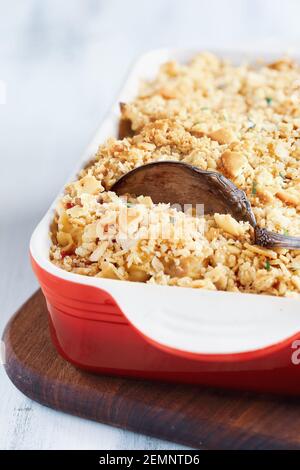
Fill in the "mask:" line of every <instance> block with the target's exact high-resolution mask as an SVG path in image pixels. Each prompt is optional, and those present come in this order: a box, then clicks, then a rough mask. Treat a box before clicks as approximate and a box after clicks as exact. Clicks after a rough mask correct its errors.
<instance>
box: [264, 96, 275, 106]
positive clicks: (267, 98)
mask: <svg viewBox="0 0 300 470" xmlns="http://www.w3.org/2000/svg"><path fill="white" fill-rule="evenodd" d="M272 101H273V98H270V97H269V96H267V97H266V102H267V105H268V106H270V104H272Z"/></svg>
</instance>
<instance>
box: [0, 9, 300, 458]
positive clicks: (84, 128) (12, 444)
mask: <svg viewBox="0 0 300 470" xmlns="http://www.w3.org/2000/svg"><path fill="white" fill-rule="evenodd" d="M299 18H300V1H299V0H198V1H197V0H151V1H149V0H65V1H61V0H6V1H4V0H0V80H4V81H5V82H6V85H7V102H6V104H5V105H0V175H1V177H0V262H1V266H0V273H1V274H0V312H1V313H0V315H1V316H0V330H1V331H2V328H3V326H4V324H5V322H6V321H7V319H8V318H9V317H10V315H11V314H12V313H13V312H14V311H15V310H16V308H17V307H18V306H19V305H20V304H21V303H22V302H23V301H25V299H26V298H27V297H28V296H29V295H30V294H31V293H32V292H33V291H34V290H35V289H36V287H37V283H36V281H35V279H34V277H33V275H32V273H31V269H30V266H29V263H28V240H29V236H30V234H31V232H32V230H33V228H34V226H35V224H36V223H37V222H38V220H39V218H40V217H41V215H42V214H43V212H44V211H45V209H46V208H47V206H48V204H49V203H50V202H51V200H52V198H53V195H55V194H56V193H57V191H58V189H59V188H60V187H61V185H62V184H63V183H64V182H65V180H66V178H67V176H68V174H69V173H70V171H71V170H72V168H73V167H74V164H75V163H76V161H77V159H78V157H79V156H80V154H81V152H82V149H83V148H84V146H85V145H86V144H87V143H88V141H89V139H90V137H91V135H92V134H93V131H94V130H95V128H96V127H97V126H98V124H99V123H100V122H101V119H102V118H103V116H104V114H105V112H106V111H107V110H108V108H109V106H110V104H111V102H112V100H113V99H114V97H115V95H116V93H117V91H118V89H119V87H120V86H121V84H122V81H123V79H124V77H125V76H126V73H127V70H128V67H129V66H130V64H131V62H132V61H133V60H134V59H135V58H136V57H137V55H139V54H140V53H142V52H144V51H147V50H148V49H151V48H156V47H161V46H179V47H185V46H196V47H199V48H210V47H211V48H213V47H215V48H220V47H228V48H232V47H237V46H238V47H239V48H241V47H247V48H249V47H251V46H254V47H257V48H258V49H259V50H260V49H262V48H263V49H268V48H272V50H279V49H281V50H282V49H283V50H286V49H288V48H290V47H291V48H294V49H296V50H297V48H298V47H299V45H300V27H299ZM0 397H1V400H0V448H1V449H15V448H16V449H30V448H34V449H57V448H72V449H73V448H82V449H97V448H99V449H104V448H106V449H114V448H118V449H126V448H146V449H161V448H170V449H172V448H179V446H176V445H175V444H171V443H166V442H163V441H159V440H156V439H150V438H147V437H144V436H140V435H136V434H134V433H129V432H126V431H122V430H117V429H113V428H110V427H108V426H104V425H100V424H96V423H92V422H88V421H85V420H82V419H79V418H75V417H71V416H68V415H64V414H61V413H57V412H54V411H52V410H49V409H47V408H44V407H42V406H40V405H38V404H36V403H34V402H32V401H30V400H28V399H27V398H25V397H24V396H23V395H22V394H21V393H19V392H18V391H17V390H16V389H15V388H14V387H13V386H12V385H11V383H10V382H9V381H8V379H7V378H6V376H5V373H4V371H3V368H2V367H1V366H0Z"/></svg>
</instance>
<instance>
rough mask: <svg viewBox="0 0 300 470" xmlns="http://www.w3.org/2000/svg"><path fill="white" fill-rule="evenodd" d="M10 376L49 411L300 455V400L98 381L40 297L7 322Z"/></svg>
mask: <svg viewBox="0 0 300 470" xmlns="http://www.w3.org/2000/svg"><path fill="white" fill-rule="evenodd" d="M4 340H5V346H6V365H5V367H6V371H7V374H8V376H9V377H10V379H11V380H12V382H13V383H14V384H15V386H16V387H17V388H18V389H20V390H21V391H22V392H23V393H24V394H25V395H27V396H29V397H30V398H32V399H34V400H36V401H38V402H40V403H42V404H44V405H47V406H49V407H51V408H54V409H57V410H60V411H64V412H66V413H70V414H73V415H77V416H81V417H84V418H87V419H92V420H95V421H99V422H103V423H107V424H111V425H113V426H118V427H122V428H124V429H129V430H133V431H136V432H139V433H143V434H147V435H151V436H155V437H159V438H163V439H168V440H171V441H175V442H178V443H181V444H186V445H188V446H190V447H195V448H199V449H200V448H203V449H273V448H276V449H288V448H289V449H300V400H299V399H296V398H286V399H285V398H284V397H272V396H266V395H257V394H250V393H245V392H228V391H222V390H215V389H211V388H205V387H199V386H189V385H180V384H178V385H174V384H166V383H158V382H148V381H141V380H132V379H126V378H116V377H107V376H99V375H94V374H90V373H86V372H83V371H81V370H79V369H76V368H75V367H73V366H72V365H71V364H69V363H68V362H66V361H65V360H64V359H62V358H61V357H60V356H59V355H58V354H57V352H56V350H55V349H54V347H53V346H52V343H51V340H50V337H49V332H48V325H47V311H46V305H45V301H44V297H43V295H42V293H41V291H38V292H36V293H35V294H34V295H33V296H32V297H31V298H30V299H29V300H28V301H27V303H26V304H25V305H24V306H23V307H22V308H21V309H20V310H19V311H18V312H17V314H16V315H15V316H14V317H13V319H12V320H11V321H10V323H9V324H8V326H7V328H6V330H5V333H4Z"/></svg>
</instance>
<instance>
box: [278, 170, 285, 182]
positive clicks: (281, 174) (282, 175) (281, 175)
mask: <svg viewBox="0 0 300 470" xmlns="http://www.w3.org/2000/svg"><path fill="white" fill-rule="evenodd" d="M279 176H280V177H281V178H282V179H283V180H285V176H284V174H283V173H281V171H280V172H279Z"/></svg>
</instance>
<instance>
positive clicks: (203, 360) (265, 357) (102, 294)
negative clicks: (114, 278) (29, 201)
mask: <svg viewBox="0 0 300 470" xmlns="http://www.w3.org/2000/svg"><path fill="white" fill-rule="evenodd" d="M32 265H33V269H34V271H35V273H36V275H37V277H38V280H39V282H40V285H41V287H42V290H43V293H44V295H45V298H46V301H47V306H48V311H49V320H50V330H51V335H52V339H53V342H54V344H55V346H56V348H57V350H58V352H59V353H60V354H61V355H62V356H63V357H64V358H65V359H67V360H68V361H69V362H71V363H73V364H74V365H75V366H77V367H80V368H83V369H87V370H90V371H93V372H98V373H104V374H110V375H122V376H132V377H139V378H147V379H156V380H165V381H174V382H185V383H195V384H205V385H212V386H218V387H224V388H234V389H246V390H255V391H266V392H273V393H283V394H291V395H298V394H300V365H296V364H294V363H293V362H292V354H293V352H294V349H293V343H294V341H296V340H300V333H298V334H296V335H293V336H292V337H290V338H288V339H286V340H285V341H282V342H280V343H277V344H275V345H272V346H270V347H266V348H263V349H259V350H256V351H251V352H245V353H236V354H196V353H189V352H187V351H181V350H176V349H172V348H169V347H165V346H163V345H161V344H159V343H156V342H154V341H153V340H152V339H150V338H148V337H146V336H144V335H142V334H141V332H140V331H138V330H137V329H136V328H135V327H134V326H133V325H131V324H130V322H129V321H128V319H127V317H126V316H125V314H124V313H123V312H122V310H121V309H120V307H119V306H118V305H117V303H116V301H115V300H114V299H113V297H112V296H111V294H109V293H108V292H106V291H105V290H103V289H100V288H97V287H94V286H88V285H83V284H79V283H75V282H70V281H68V280H65V279H62V278H60V277H57V276H55V275H53V274H50V273H49V272H47V271H46V270H45V269H43V268H41V267H40V266H39V265H38V264H37V263H36V261H35V260H34V259H33V258H32Z"/></svg>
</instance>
